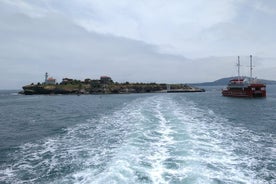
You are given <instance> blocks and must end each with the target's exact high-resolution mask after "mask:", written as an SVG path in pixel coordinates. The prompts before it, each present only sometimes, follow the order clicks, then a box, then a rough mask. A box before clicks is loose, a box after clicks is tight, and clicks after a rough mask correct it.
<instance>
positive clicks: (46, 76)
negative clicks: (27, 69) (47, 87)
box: [45, 72, 48, 84]
mask: <svg viewBox="0 0 276 184" xmlns="http://www.w3.org/2000/svg"><path fill="white" fill-rule="evenodd" d="M47 81H48V73H47V72H46V73H45V84H47Z"/></svg>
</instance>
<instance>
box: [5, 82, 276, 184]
mask: <svg viewBox="0 0 276 184" xmlns="http://www.w3.org/2000/svg"><path fill="white" fill-rule="evenodd" d="M267 90H268V91H267V93H268V94H267V96H268V97H267V98H265V99H237V98H227V97H222V96H221V94H220V88H218V87H208V88H207V92H205V93H188V94H186V93H183V94H129V95H82V96H74V95H65V96H62V95H57V96H44V95H41V96H40V95H35V96H22V95H17V94H16V93H15V91H0V117H1V118H0V156H1V157H0V183H275V182H276V175H275V170H276V164H275V163H276V145H275V142H276V140H275V138H276V113H275V112H276V86H268V89H267Z"/></svg>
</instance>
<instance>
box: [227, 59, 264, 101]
mask: <svg viewBox="0 0 276 184" xmlns="http://www.w3.org/2000/svg"><path fill="white" fill-rule="evenodd" d="M237 66H238V74H239V75H238V78H235V79H232V80H230V81H229V83H228V86H227V88H226V89H223V90H222V95H223V96H229V97H249V98H255V97H266V85H265V84H263V83H261V82H260V81H258V80H257V79H252V56H250V78H241V77H239V76H240V61H239V57H238V64H237Z"/></svg>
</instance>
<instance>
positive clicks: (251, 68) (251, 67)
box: [250, 55, 253, 82]
mask: <svg viewBox="0 0 276 184" xmlns="http://www.w3.org/2000/svg"><path fill="white" fill-rule="evenodd" d="M252 70H253V66H252V55H250V82H252Z"/></svg>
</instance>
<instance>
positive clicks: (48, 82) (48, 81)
mask: <svg viewBox="0 0 276 184" xmlns="http://www.w3.org/2000/svg"><path fill="white" fill-rule="evenodd" d="M45 84H56V79H54V78H53V77H49V78H48V73H47V72H46V73H45Z"/></svg>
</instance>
